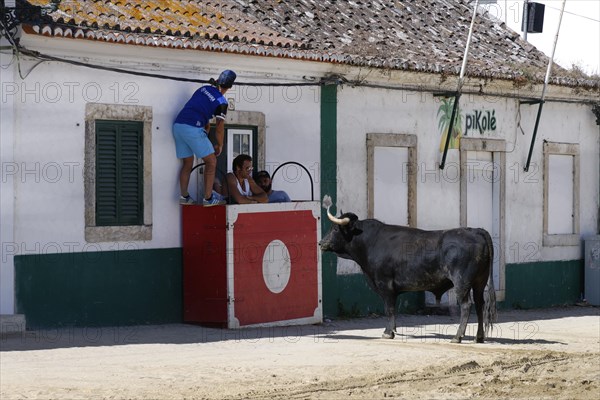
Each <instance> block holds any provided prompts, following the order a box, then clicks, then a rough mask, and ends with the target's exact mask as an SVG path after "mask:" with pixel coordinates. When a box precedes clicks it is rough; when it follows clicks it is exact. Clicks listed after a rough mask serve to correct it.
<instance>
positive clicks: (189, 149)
mask: <svg viewBox="0 0 600 400" xmlns="http://www.w3.org/2000/svg"><path fill="white" fill-rule="evenodd" d="M173 138H174V139H175V153H176V154H177V158H187V157H191V156H193V155H194V154H195V155H196V157H198V158H204V157H206V156H207V155H209V154H212V153H214V152H215V148H214V146H213V144H212V143H211V141H210V139H209V138H208V134H207V133H206V131H205V130H204V128H200V127H197V126H191V125H186V124H173Z"/></svg>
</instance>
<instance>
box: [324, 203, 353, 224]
mask: <svg viewBox="0 0 600 400" xmlns="http://www.w3.org/2000/svg"><path fill="white" fill-rule="evenodd" d="M327 218H329V220H330V221H331V222H333V223H334V224H337V225H348V224H349V223H350V218H348V217H346V218H336V217H334V216H333V215H331V213H330V212H329V207H327Z"/></svg>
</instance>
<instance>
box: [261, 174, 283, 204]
mask: <svg viewBox="0 0 600 400" xmlns="http://www.w3.org/2000/svg"><path fill="white" fill-rule="evenodd" d="M256 183H258V186H260V187H261V189H262V190H264V191H265V193H266V194H267V196H268V197H269V203H287V202H288V201H291V200H290V196H288V194H287V193H286V192H284V191H283V190H273V188H272V187H271V186H272V185H273V182H272V181H271V175H269V173H268V172H267V171H260V172H259V173H258V174H256Z"/></svg>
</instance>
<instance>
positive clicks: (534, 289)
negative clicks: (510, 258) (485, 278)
mask: <svg viewBox="0 0 600 400" xmlns="http://www.w3.org/2000/svg"><path fill="white" fill-rule="evenodd" d="M583 271H584V262H583V260H571V261H548V262H537V263H524V264H507V265H506V297H505V301H504V305H503V306H504V307H506V308H539V307H551V306H557V305H565V304H574V303H575V302H577V300H579V298H580V296H581V294H582V292H583V276H584V272H583Z"/></svg>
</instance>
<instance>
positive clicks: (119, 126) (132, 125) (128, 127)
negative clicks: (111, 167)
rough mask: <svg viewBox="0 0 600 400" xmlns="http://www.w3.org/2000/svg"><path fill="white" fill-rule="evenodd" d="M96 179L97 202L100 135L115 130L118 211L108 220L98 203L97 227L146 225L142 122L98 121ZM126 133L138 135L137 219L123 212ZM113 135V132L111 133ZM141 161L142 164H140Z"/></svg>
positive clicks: (97, 194) (97, 192)
mask: <svg viewBox="0 0 600 400" xmlns="http://www.w3.org/2000/svg"><path fill="white" fill-rule="evenodd" d="M95 122H96V177H95V185H96V200H98V196H99V195H100V194H99V185H100V183H101V181H100V177H99V176H98V173H99V172H100V171H98V167H99V159H98V157H99V147H98V145H99V141H100V135H101V130H102V128H107V130H114V136H115V138H114V139H115V144H116V148H115V154H114V158H115V162H116V166H115V169H116V171H115V172H116V177H115V180H116V182H115V183H116V187H115V190H116V193H115V200H114V202H115V203H116V204H115V211H116V216H115V217H114V218H107V217H103V216H102V215H101V212H100V211H101V210H100V209H99V202H98V201H96V210H95V212H96V225H97V226H127V225H143V224H144V201H143V195H144V180H143V178H144V174H143V169H144V164H143V162H144V160H143V158H144V157H143V152H144V143H143V137H144V136H143V135H144V132H143V129H144V125H143V123H142V122H141V121H121V120H104V119H97V120H96V121H95ZM124 131H135V134H136V142H137V143H136V144H137V147H138V148H137V149H136V154H137V157H138V160H137V164H138V165H137V170H136V171H135V172H136V175H137V176H136V180H137V181H138V187H137V193H136V198H137V205H136V208H137V213H136V216H135V217H133V218H132V217H126V216H124V215H123V214H122V212H123V207H122V199H123V198H125V197H126V194H125V193H124V190H123V166H124V161H123V157H124V154H123V139H124V138H123V132H124ZM111 133H112V132H111ZM140 161H141V163H140ZM100 219H103V221H102V222H101V221H100Z"/></svg>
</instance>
